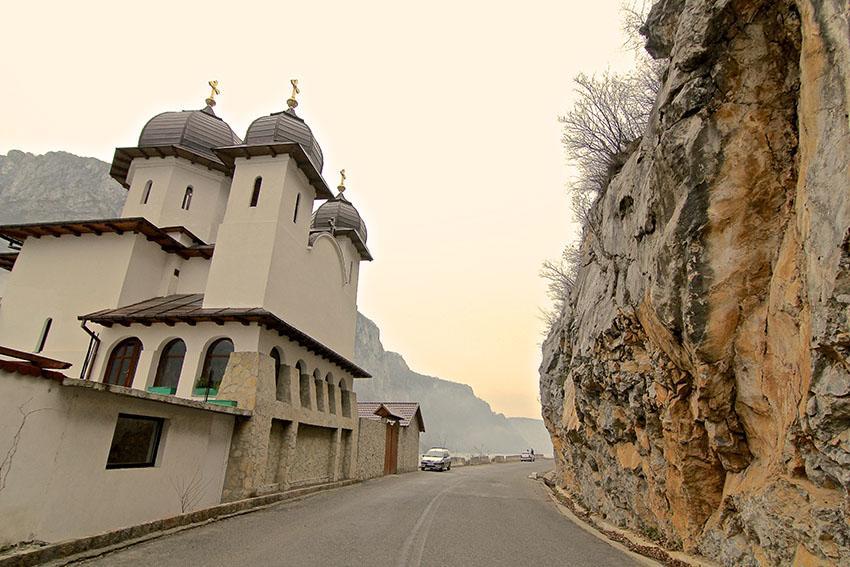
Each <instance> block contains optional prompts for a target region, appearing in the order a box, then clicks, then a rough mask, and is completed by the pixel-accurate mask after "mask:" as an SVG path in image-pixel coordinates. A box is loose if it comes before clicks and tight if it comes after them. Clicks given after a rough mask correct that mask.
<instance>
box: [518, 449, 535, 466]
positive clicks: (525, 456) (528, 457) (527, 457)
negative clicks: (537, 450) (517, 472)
mask: <svg viewBox="0 0 850 567" xmlns="http://www.w3.org/2000/svg"><path fill="white" fill-rule="evenodd" d="M534 459H535V456H534V449H526V450H525V451H523V452H522V453H520V455H519V460H520V462H523V463H525V462H528V463H533V462H534Z"/></svg>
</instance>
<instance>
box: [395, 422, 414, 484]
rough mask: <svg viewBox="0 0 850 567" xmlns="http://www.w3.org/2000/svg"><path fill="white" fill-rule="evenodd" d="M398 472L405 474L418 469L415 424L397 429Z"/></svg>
mask: <svg viewBox="0 0 850 567" xmlns="http://www.w3.org/2000/svg"><path fill="white" fill-rule="evenodd" d="M399 429H400V430H401V431H399V434H398V472H399V473H406V472H412V471H415V470H418V469H419V429H418V428H417V427H416V424H415V423H411V424H410V425H408V426H407V427H401V428H399Z"/></svg>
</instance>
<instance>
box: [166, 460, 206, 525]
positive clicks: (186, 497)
mask: <svg viewBox="0 0 850 567" xmlns="http://www.w3.org/2000/svg"><path fill="white" fill-rule="evenodd" d="M169 481H170V482H171V486H172V488H174V492H175V493H176V494H177V500H178V502H179V503H180V512H182V513H184V514H185V513H186V512H189V511H190V510H191V509H192V508H194V507H195V506H196V505H197V503H198V502H199V501H200V500H201V498H202V497H203V495H204V491H205V490H206V488H207V485H208V484H209V481H205V480H204V476H203V474H201V469H200V467H198V468H197V469H196V470H195V474H193V475H192V477H191V478H188V479H187V478H185V477H181V478H179V479H175V478H170V479H169Z"/></svg>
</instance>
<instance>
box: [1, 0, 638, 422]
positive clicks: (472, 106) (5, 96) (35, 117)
mask: <svg viewBox="0 0 850 567" xmlns="http://www.w3.org/2000/svg"><path fill="white" fill-rule="evenodd" d="M620 3H621V0H596V1H594V2H577V1H563V0H562V1H560V2H498V1H493V0H490V1H482V2H469V1H467V2H459V1H454V2H435V1H432V2H422V3H416V4H415V5H414V4H413V3H409V2H399V1H395V2H364V1H357V2H332V3H331V2H327V3H326V2H318V1H307V2H298V3H294V2H285V1H277V2H269V3H265V2H264V3H255V2H229V3H226V4H224V3H222V4H221V5H219V4H217V3H215V2H205V3H190V2H184V1H179V2H178V1H174V0H172V1H170V2H154V1H147V2H141V3H139V2H136V3H116V2H114V1H113V2H85V1H77V2H14V3H11V4H9V5H5V6H4V7H3V21H2V24H0V53H2V54H3V65H2V67H0V68H2V72H3V85H2V87H0V89H2V90H0V153H3V154H5V153H6V152H7V151H8V150H10V149H13V148H14V149H21V150H24V151H29V152H33V153H43V152H46V151H50V150H66V151H70V152H73V153H76V154H79V155H85V156H94V157H97V158H100V159H102V160H105V161H111V159H112V153H113V150H114V148H115V147H117V146H132V145H134V144H135V143H136V141H137V138H138V134H139V131H140V129H141V128H142V126H143V125H144V123H145V122H146V121H147V120H148V119H149V118H150V117H151V116H153V115H154V114H156V113H158V112H162V111H165V110H180V109H191V108H201V107H202V106H203V99H204V98H205V97H206V96H207V94H208V92H209V89H208V87H207V81H208V80H210V79H218V80H219V81H220V88H221V90H222V94H221V96H219V97H218V100H219V104H218V106H216V112H217V113H218V114H219V116H221V117H222V118H224V119H225V120H227V121H228V123H229V124H230V125H231V126H232V127H233V129H234V130H235V131H236V132H237V133H238V134H239V135H240V136H243V135H244V133H245V130H246V128H247V126H248V124H249V123H250V122H251V121H252V120H253V119H254V118H256V117H258V116H261V115H264V114H268V113H271V112H275V111H278V110H281V109H283V108H285V102H284V101H285V99H286V98H287V96H288V95H289V79H290V78H298V79H299V82H300V86H301V88H302V94H301V96H300V106H299V107H298V112H299V114H300V116H302V117H303V118H304V119H305V120H306V121H307V123H308V124H309V125H310V126H311V127H312V129H313V132H314V133H315V134H316V136H317V137H318V139H319V142H320V144H321V146H322V149H323V150H324V155H325V169H324V175H325V178H326V179H327V180H328V182H329V184H331V186H336V183H337V180H338V177H337V173H336V172H337V170H339V169H340V168H342V167H344V168H345V169H346V172H347V174H348V182H347V186H348V192H347V193H346V196H347V197H349V198H350V199H351V201H352V202H353V203H354V204H355V205H356V206H357V207H358V209H359V210H360V212H361V214H362V215H363V217H364V219H365V221H366V224H367V227H368V230H369V247H370V249H371V250H372V253H373V254H374V256H375V261H374V262H373V263H371V264H368V265H366V266H365V267H364V268H363V270H362V276H361V282H360V293H359V307H360V310H361V311H362V312H363V313H364V314H366V315H367V316H369V317H370V318H372V319H374V320H375V321H376V322H377V323H378V325H379V326H380V328H381V331H382V340H383V342H384V346H385V347H386V348H387V349H390V350H395V351H398V352H400V353H402V354H403V355H404V357H405V358H406V359H407V361H408V363H409V364H410V366H411V367H412V368H413V369H415V370H417V371H419V372H423V373H427V374H432V375H436V376H440V377H442V378H446V379H449V380H454V381H458V382H465V383H467V384H470V385H471V386H472V387H473V388H474V389H475V391H476V393H477V394H478V395H479V396H481V397H482V398H484V399H485V400H487V401H489V402H490V403H491V405H492V406H493V409H495V410H496V411H499V412H503V413H505V414H507V415H521V416H532V417H539V414H540V409H539V404H538V402H537V397H538V394H537V367H538V365H539V363H540V348H539V343H540V342H541V340H542V336H541V333H542V326H543V325H542V323H541V321H540V319H539V311H538V308H539V307H542V306H545V305H546V303H547V301H546V297H545V285H544V283H543V282H542V281H541V280H540V279H539V278H538V275H537V274H538V270H539V267H540V264H541V263H542V262H543V261H544V260H545V259H547V258H554V257H557V256H558V255H559V253H560V250H561V249H562V247H563V245H564V244H565V243H566V242H567V241H569V240H571V239H572V238H574V233H575V230H574V226H573V225H571V223H570V220H569V219H570V216H569V207H568V199H567V196H566V193H565V187H566V182H567V179H568V177H569V173H570V172H569V169H568V168H567V166H566V164H565V159H564V155H563V151H562V148H561V145H560V128H559V124H558V122H557V117H558V115H559V114H563V113H564V112H565V111H566V110H567V109H568V108H569V105H570V101H571V100H572V85H571V82H572V79H573V77H574V76H575V75H576V74H577V73H579V72H588V73H593V72H599V71H604V70H605V69H614V70H618V69H622V68H624V67H626V66H628V65H629V63H630V61H631V60H632V56H631V55H630V54H629V53H628V52H627V51H626V50H625V49H624V48H623V47H622V34H621V31H620V16H619V6H620ZM426 419H427V418H426Z"/></svg>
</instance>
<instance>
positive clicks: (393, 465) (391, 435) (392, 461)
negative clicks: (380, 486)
mask: <svg viewBox="0 0 850 567" xmlns="http://www.w3.org/2000/svg"><path fill="white" fill-rule="evenodd" d="M398 428H399V425H398V422H396V421H390V422H388V423H387V445H386V448H385V449H384V474H385V475H387V474H396V472H397V470H398Z"/></svg>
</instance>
